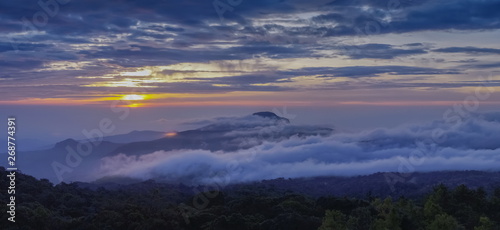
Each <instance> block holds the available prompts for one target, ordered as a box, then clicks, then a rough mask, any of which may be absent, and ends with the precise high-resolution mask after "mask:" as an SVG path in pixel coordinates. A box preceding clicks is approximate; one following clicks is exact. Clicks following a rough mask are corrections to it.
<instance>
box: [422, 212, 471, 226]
mask: <svg viewBox="0 0 500 230" xmlns="http://www.w3.org/2000/svg"><path fill="white" fill-rule="evenodd" d="M427 229H428V230H460V229H463V227H462V226H460V225H459V224H458V222H457V220H456V219H455V218H453V217H452V216H450V215H448V214H446V213H443V214H439V215H437V216H436V218H434V221H432V223H431V224H430V225H429V226H428V227H427Z"/></svg>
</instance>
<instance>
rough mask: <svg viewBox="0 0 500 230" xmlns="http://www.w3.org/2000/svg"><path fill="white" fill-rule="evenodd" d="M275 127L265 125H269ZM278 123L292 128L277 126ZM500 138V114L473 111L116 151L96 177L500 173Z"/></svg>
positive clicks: (210, 179)
mask: <svg viewBox="0 0 500 230" xmlns="http://www.w3.org/2000/svg"><path fill="white" fill-rule="evenodd" d="M230 120H231V119H229V118H225V119H219V120H218V121H219V123H217V122H216V123H215V124H212V125H211V126H210V125H209V126H206V127H220V126H218V125H221V124H235V123H234V122H233V123H231V122H230ZM236 120H238V119H236ZM254 121H255V120H254ZM239 122H241V121H239ZM236 123H237V122H236ZM267 125H269V124H267ZM257 127H260V128H261V129H262V130H265V129H266V128H262V126H257ZM273 127H274V126H273V125H271V126H267V129H270V130H272V129H273ZM280 127H288V126H287V125H286V124H280ZM280 130H281V129H280ZM254 131H256V130H254ZM231 133H233V135H234V134H235V132H234V131H233V132H231ZM272 133H273V135H279V134H280V132H272ZM285 133H286V132H285ZM499 136H500V113H498V112H497V113H485V114H473V115H470V116H468V117H466V118H461V117H458V116H456V117H446V118H445V120H441V121H434V122H431V123H428V124H419V125H405V126H400V127H397V128H391V129H385V128H384V129H382V128H381V129H375V130H369V131H364V132H360V133H335V134H333V135H330V136H324V135H323V136H321V135H314V136H309V135H308V136H299V135H295V136H292V137H290V138H283V139H276V138H275V139H274V140H278V141H275V142H271V141H264V142H263V143H258V144H257V145H255V146H254V147H252V148H249V149H238V150H236V151H223V150H220V151H209V150H202V149H183V150H172V151H155V152H152V153H148V154H142V155H126V154H121V153H119V154H117V155H114V156H108V157H104V158H102V159H101V166H100V170H99V171H98V172H96V174H95V177H96V178H100V177H132V178H138V179H160V180H164V181H169V182H182V183H185V184H210V183H219V184H220V183H223V184H227V183H236V182H248V181H255V180H262V179H273V178H277V177H285V178H295V177H310V176H326V175H343V176H353V175H364V174H370V173H375V172H404V173H411V172H414V171H442V170H472V169H474V170H499V169H500V141H499V140H498V137H499Z"/></svg>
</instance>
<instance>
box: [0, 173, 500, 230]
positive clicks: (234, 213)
mask: <svg viewBox="0 0 500 230" xmlns="http://www.w3.org/2000/svg"><path fill="white" fill-rule="evenodd" d="M1 173H2V176H1V179H0V182H1V183H2V184H4V185H6V184H7V182H8V181H7V180H8V178H7V177H6V176H5V174H6V172H5V170H4V169H3V168H2V169H1ZM17 180H18V185H17V187H18V189H17V190H16V201H17V202H18V203H17V206H16V212H17V214H16V223H15V224H13V223H11V222H8V221H7V217H8V213H6V212H2V214H1V220H0V223H1V226H2V227H1V229H49V230H53V229H174V230H175V229H221V230H222V229H238V230H239V229H249V230H250V229H252V230H253V229H273V230H278V229H283V230H285V229H286V230H290V229H320V230H326V229H353V230H357V229H359V230H366V229H373V230H376V229H384V230H385V229H416V230H418V229H436V230H438V229H439V230H443V229H445V230H446V229H450V230H454V229H470V230H496V229H500V228H499V227H498V226H500V188H496V189H493V190H491V192H487V191H485V189H483V188H477V189H471V188H468V187H467V186H465V185H460V186H457V187H455V188H449V187H447V186H444V185H442V184H441V185H438V186H435V187H434V188H433V189H432V191H431V192H429V193H428V194H426V195H424V196H422V197H421V198H412V199H409V198H405V197H402V196H401V197H374V196H372V195H371V194H370V193H368V194H366V195H365V196H364V197H362V198H360V197H356V198H354V197H348V196H344V197H338V196H337V197H336V196H321V197H314V196H310V195H305V194H300V193H296V192H291V191H283V190H279V189H273V188H272V187H264V186H261V187H259V186H256V187H254V188H253V189H252V187H250V186H241V187H233V188H231V189H227V190H223V191H213V190H203V189H196V188H192V187H187V186H183V185H168V184H162V183H156V182H154V181H146V182H142V183H138V184H134V185H128V186H125V187H120V186H117V187H115V188H112V189H109V188H108V189H105V188H92V189H91V188H85V187H83V186H81V185H80V184H79V183H71V184H66V183H61V184H58V185H53V184H51V183H50V182H49V181H48V180H45V179H41V180H38V179H35V178H33V177H31V176H28V175H24V174H20V175H18V179H17ZM193 191H195V192H193ZM196 191H199V193H196ZM0 199H1V200H4V201H5V200H7V199H8V197H7V194H6V193H0Z"/></svg>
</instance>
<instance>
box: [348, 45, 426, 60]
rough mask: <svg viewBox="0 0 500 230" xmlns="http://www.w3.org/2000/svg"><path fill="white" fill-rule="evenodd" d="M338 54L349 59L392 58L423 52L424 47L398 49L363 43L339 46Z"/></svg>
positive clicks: (390, 46)
mask: <svg viewBox="0 0 500 230" xmlns="http://www.w3.org/2000/svg"><path fill="white" fill-rule="evenodd" d="M339 48H340V49H341V52H340V54H342V55H346V56H349V57H350V58H351V59H363V58H374V59H393V58H395V57H399V56H409V55H416V54H425V53H427V51H425V50H424V49H415V48H413V49H398V48H394V47H393V46H392V45H389V44H365V45H357V46H349V45H346V46H341V47H339Z"/></svg>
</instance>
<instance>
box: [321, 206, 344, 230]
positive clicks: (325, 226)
mask: <svg viewBox="0 0 500 230" xmlns="http://www.w3.org/2000/svg"><path fill="white" fill-rule="evenodd" d="M345 229H346V216H345V215H344V213H342V212H340V211H337V210H326V212H325V218H323V223H322V224H321V226H320V227H319V228H318V230H345Z"/></svg>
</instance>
